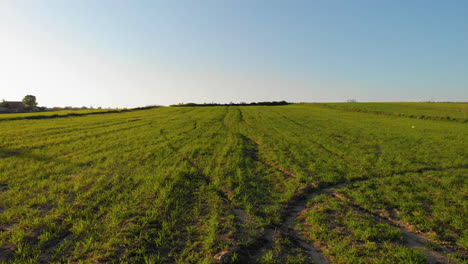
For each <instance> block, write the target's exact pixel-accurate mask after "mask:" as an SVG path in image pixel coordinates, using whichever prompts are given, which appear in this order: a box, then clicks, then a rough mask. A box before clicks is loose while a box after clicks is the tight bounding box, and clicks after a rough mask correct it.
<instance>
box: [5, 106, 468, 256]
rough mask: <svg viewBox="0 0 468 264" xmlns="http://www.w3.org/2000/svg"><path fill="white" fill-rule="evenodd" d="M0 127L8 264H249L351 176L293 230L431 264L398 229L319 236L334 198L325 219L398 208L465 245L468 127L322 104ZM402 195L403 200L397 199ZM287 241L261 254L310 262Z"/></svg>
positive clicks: (458, 247) (424, 227) (440, 238)
mask: <svg viewBox="0 0 468 264" xmlns="http://www.w3.org/2000/svg"><path fill="white" fill-rule="evenodd" d="M434 111H437V110H434ZM435 124H437V125H435ZM1 125H2V133H1V134H0V158H1V159H0V212H1V214H0V230H1V231H2V232H1V233H0V261H4V262H8V263H37V262H41V261H42V262H57V263H58V262H67V261H70V262H82V263H89V262H106V261H111V262H120V261H122V262H140V263H174V262H176V263H213V262H214V261H215V260H214V258H213V257H214V256H215V255H218V254H219V253H220V252H229V259H230V260H231V261H232V262H235V261H236V260H237V261H241V260H242V261H245V257H246V256H248V255H249V252H250V253H252V252H253V251H255V248H257V247H259V245H258V243H259V242H258V241H260V240H261V239H260V238H261V236H262V234H264V232H265V230H267V229H268V228H270V227H271V226H279V225H282V224H283V222H284V215H285V213H287V211H288V210H289V207H288V204H291V200H292V199H294V197H295V196H297V195H298V193H299V192H300V191H301V190H303V189H304V188H306V187H307V186H335V185H337V184H342V183H347V182H352V181H355V183H354V184H351V185H346V186H343V187H339V188H338V189H337V192H339V193H340V195H341V196H340V197H346V200H340V199H338V198H337V197H335V196H333V195H331V194H326V195H325V194H324V195H323V196H320V197H318V198H317V199H318V200H316V203H317V205H315V202H314V204H310V208H309V207H308V209H307V211H309V209H310V215H307V216H304V217H306V218H305V219H310V221H312V224H311V222H310V221H309V220H308V221H309V222H307V223H308V224H306V225H302V226H303V227H297V230H298V231H300V234H301V236H302V237H304V239H305V240H307V239H312V240H313V241H312V240H311V241H310V242H309V243H310V244H313V243H315V242H316V241H319V242H320V243H322V244H324V245H327V247H328V248H323V249H322V250H323V251H324V255H325V257H327V258H328V260H329V261H331V262H332V263H341V262H342V261H343V258H347V259H348V260H349V259H351V257H350V256H351V255H352V254H353V253H352V252H353V251H356V250H359V249H360V248H361V246H360V245H361V244H360V243H357V242H356V243H357V244H356V243H351V242H353V241H363V243H364V244H365V243H367V242H368V243H370V244H372V243H374V244H372V245H371V246H372V247H371V248H373V249H374V250H373V251H372V249H369V251H364V253H363V254H361V255H358V256H354V259H355V260H356V261H361V262H366V261H367V262H368V261H371V260H373V259H378V258H382V257H387V258H388V259H389V260H391V259H393V260H398V261H404V260H405V259H408V258H410V259H414V261H415V262H414V263H423V262H424V261H425V256H424V251H421V250H420V249H408V247H407V246H406V245H405V244H404V243H403V242H402V238H401V230H400V229H399V228H397V227H395V226H392V225H391V224H383V225H382V226H381V227H380V226H377V227H376V228H377V229H376V230H374V231H372V230H371V231H362V232H381V231H382V230H384V231H385V230H388V232H390V233H389V234H391V235H390V236H389V237H386V236H385V235H384V233H385V232H386V231H385V232H383V234H382V236H384V237H383V238H381V239H380V238H374V236H373V235H370V236H366V235H364V234H362V233H359V232H361V231H356V232H358V233H356V232H354V231H352V232H354V233H352V235H351V236H348V237H347V238H346V241H350V243H348V244H346V245H344V244H343V245H341V244H340V245H341V246H339V247H338V248H336V247H335V246H334V245H335V243H334V242H333V241H335V240H333V239H338V238H337V237H334V236H333V235H330V236H328V235H327V236H324V235H322V233H321V232H322V231H323V232H325V233H326V234H332V233H330V232H334V230H333V229H330V230H326V226H328V225H324V226H323V228H325V229H323V228H322V229H323V230H322V229H320V230H322V231H320V232H319V231H318V229H317V227H316V226H314V223H315V221H313V219H315V218H314V217H324V215H327V214H325V213H326V212H325V213H323V214H322V213H319V214H318V212H322V211H320V210H322V209H319V208H323V205H327V204H328V205H327V206H325V207H329V206H331V205H330V203H332V204H334V205H333V206H334V207H333V210H335V211H336V212H338V213H337V214H335V215H333V218H329V219H328V220H327V221H334V222H339V223H341V222H343V221H351V222H350V223H345V226H344V227H343V228H348V229H351V227H350V226H351V225H353V224H352V221H355V222H359V221H364V222H365V221H367V222H369V223H374V222H376V221H377V220H375V218H373V214H374V213H377V212H381V211H382V210H385V211H386V212H387V213H388V214H390V213H392V212H394V211H393V209H396V210H397V211H398V212H399V214H398V215H397V216H395V218H396V220H398V221H401V222H404V223H405V224H408V225H410V226H411V227H412V228H413V229H414V230H416V231H418V232H421V233H422V234H427V235H428V236H430V238H431V239H432V240H431V241H433V243H434V245H435V246H437V245H441V246H448V247H450V248H452V249H453V252H452V253H451V255H450V254H449V255H450V256H449V257H452V259H454V260H455V261H462V260H461V259H463V256H464V254H465V252H466V250H467V245H466V234H464V233H463V230H467V228H466V223H465V222H464V221H463V219H466V218H468V217H467V211H466V203H465V202H464V201H466V187H467V186H466V182H465V181H464V180H463V179H466V176H468V170H467V169H466V166H467V165H468V160H467V156H466V154H467V153H466V149H468V145H467V144H468V143H467V142H468V140H467V137H468V135H467V127H466V124H463V123H459V122H439V121H433V120H419V119H408V118H401V117H397V116H385V115H369V114H367V113H362V112H352V111H341V110H337V109H330V108H324V107H323V106H320V105H314V104H311V105H289V106H275V107H265V106H262V107H256V106H241V107H204V108H197V107H177V108H157V109H149V110H142V111H135V112H125V113H113V114H106V115H92V116H82V117H79V118H77V117H76V118H75V117H70V118H65V119H45V120H16V121H5V122H2V123H1ZM451 168H453V173H452V171H451V170H450V169H451ZM408 177H409V178H408ZM358 181H359V182H358ZM439 182H440V183H441V184H437V183H439ZM337 186H338V185H337ZM317 188H318V187H317ZM401 188H404V189H403V191H404V192H405V193H406V194H407V195H405V196H395V195H394V194H395V192H397V191H398V192H402V190H401ZM447 190H452V193H448V192H447ZM464 197H465V198H464ZM350 204H352V205H355V206H360V208H361V207H362V208H364V209H365V210H364V209H363V210H357V209H353V207H350V206H349V205H350ZM457 208H458V211H457ZM454 214H457V216H453V215H454ZM314 215H315V216H314ZM317 215H318V216H317ZM353 219H354V220H353ZM377 222H378V221H377ZM318 223H320V222H317V224H318ZM328 227H329V228H330V226H328ZM353 228H355V229H356V230H360V228H361V227H359V226H355V227H353ZM379 228H380V229H379ZM353 230H354V229H353ZM325 233H324V234H325ZM355 233H356V234H355ZM259 239H260V240H259ZM373 239H377V240H378V241H374V240H373ZM287 240H288V238H285V239H276V240H275V241H274V242H273V245H271V247H270V248H268V249H267V251H265V252H263V256H261V258H259V259H258V261H260V262H264V263H275V262H277V263H286V262H289V263H306V261H308V260H307V258H306V257H305V256H306V255H307V252H305V251H304V248H301V247H300V246H297V245H294V243H290V242H291V241H289V242H288V241H287ZM387 240H388V241H387ZM385 241H387V242H388V243H390V244H388V243H387V242H385ZM384 242H385V243H387V244H382V243H384ZM392 243H393V244H392ZM376 249H381V250H376ZM382 249H385V250H382ZM333 252H335V253H333ZM343 252H348V253H349V254H351V255H347V254H348V253H346V254H344V253H343ZM342 253H343V254H342ZM252 254H253V253H252ZM444 254H445V253H444ZM337 255H342V256H343V258H337V257H334V256H337ZM457 259H458V260H457ZM402 263H403V262H402Z"/></svg>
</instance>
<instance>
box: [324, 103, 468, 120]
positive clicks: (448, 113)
mask: <svg viewBox="0 0 468 264" xmlns="http://www.w3.org/2000/svg"><path fill="white" fill-rule="evenodd" d="M324 106H328V107H331V108H335V109H340V110H346V111H356V112H366V113H375V114H385V115H394V116H404V117H411V118H418V119H435V120H455V121H460V122H465V123H466V122H468V103H330V104H324Z"/></svg>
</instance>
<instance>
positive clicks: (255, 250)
mask: <svg viewBox="0 0 468 264" xmlns="http://www.w3.org/2000/svg"><path fill="white" fill-rule="evenodd" d="M244 137H245V138H246V139H249V140H250V141H251V142H253V143H254V144H255V145H257V146H258V145H260V143H259V142H258V141H256V140H254V139H250V138H248V137H246V136H244ZM252 158H253V159H255V160H256V161H258V162H260V163H262V164H263V165H265V166H267V167H270V168H274V169H276V170H277V171H279V172H282V173H283V174H285V175H286V176H294V173H287V170H284V169H282V168H279V167H276V166H275V165H273V164H269V163H266V162H263V161H262V160H260V159H259V158H258V156H256V155H253V156H252ZM465 167H466V166H456V167H447V168H430V167H427V168H421V169H418V170H414V171H404V172H399V173H395V174H391V175H387V176H376V177H372V178H369V177H366V178H354V179H350V180H348V181H347V182H341V183H336V184H331V185H330V184H326V183H313V184H311V185H308V186H306V187H304V188H302V189H300V190H298V191H297V192H296V194H295V195H294V196H293V197H292V198H291V199H290V201H289V202H288V204H287V206H286V209H285V211H284V213H283V216H282V221H281V223H280V224H279V225H277V226H267V227H266V228H265V229H264V231H263V235H262V236H260V237H259V238H257V239H256V240H255V241H254V243H252V244H253V245H251V246H249V247H247V248H240V249H239V251H240V253H241V254H247V256H248V259H249V262H250V263H256V262H258V260H259V259H260V258H261V257H262V256H263V255H264V254H265V252H266V251H267V250H268V249H270V248H271V247H272V246H273V245H274V239H275V236H276V235H277V234H283V235H285V236H286V237H289V238H292V239H294V241H296V242H297V244H298V245H299V246H300V247H301V248H302V249H303V250H304V251H305V252H306V253H307V254H308V255H309V256H310V257H311V258H312V260H313V261H314V262H315V263H317V264H325V263H328V261H327V259H326V258H325V257H324V256H323V254H322V253H321V252H320V250H318V249H316V248H315V247H314V246H313V245H311V244H310V243H307V242H306V241H304V240H303V239H301V238H300V234H299V233H298V232H297V231H296V230H295V229H294V224H295V220H296V219H297V217H298V216H299V215H300V213H301V212H302V211H303V210H305V209H306V207H307V203H308V202H309V201H310V200H312V199H313V198H314V197H316V196H318V195H320V194H324V193H328V194H331V193H332V192H333V191H334V190H336V189H339V188H342V187H345V186H348V185H350V184H354V183H358V182H364V181H367V180H372V179H375V178H387V177H393V176H395V175H397V174H407V173H423V172H426V171H444V170H449V169H459V168H465ZM234 210H235V211H234V215H235V216H236V217H237V218H239V221H241V222H245V219H246V218H247V217H248V216H247V214H246V213H245V212H243V211H242V210H240V209H234ZM379 218H382V217H381V216H379ZM384 220H385V219H384ZM385 221H386V222H388V223H391V224H392V226H396V227H398V228H400V230H401V231H402V233H403V236H404V238H405V240H406V244H405V246H407V247H409V248H415V247H417V248H421V249H423V251H424V253H425V254H426V256H427V257H428V260H429V263H450V262H449V260H448V258H447V257H445V256H443V255H442V254H440V253H438V252H436V251H434V250H432V249H430V248H428V247H427V246H426V244H427V243H428V242H429V241H428V239H426V238H425V237H423V236H421V235H419V234H416V233H414V232H411V231H409V230H407V229H406V228H405V227H404V226H401V225H395V224H394V223H392V222H391V221H390V220H385ZM441 248H442V249H443V250H444V251H445V252H447V253H452V252H454V251H453V250H450V249H448V248H445V247H441ZM440 261H442V262H440Z"/></svg>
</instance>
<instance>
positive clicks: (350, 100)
mask: <svg viewBox="0 0 468 264" xmlns="http://www.w3.org/2000/svg"><path fill="white" fill-rule="evenodd" d="M346 102H348V103H356V102H357V101H356V99H348V100H346Z"/></svg>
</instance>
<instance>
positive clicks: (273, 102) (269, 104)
mask: <svg viewBox="0 0 468 264" xmlns="http://www.w3.org/2000/svg"><path fill="white" fill-rule="evenodd" d="M288 104H291V103H288V102H286V101H271V102H251V103H245V102H240V103H233V102H231V103H228V104H219V103H203V104H197V103H179V104H176V105H171V106H175V107H178V106H185V107H194V106H249V105H251V106H254V105H259V106H275V105H288Z"/></svg>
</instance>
